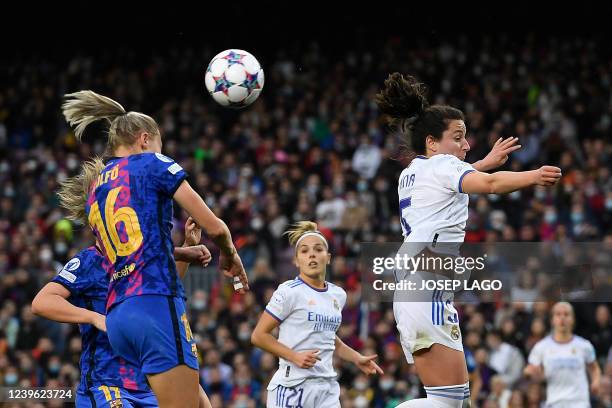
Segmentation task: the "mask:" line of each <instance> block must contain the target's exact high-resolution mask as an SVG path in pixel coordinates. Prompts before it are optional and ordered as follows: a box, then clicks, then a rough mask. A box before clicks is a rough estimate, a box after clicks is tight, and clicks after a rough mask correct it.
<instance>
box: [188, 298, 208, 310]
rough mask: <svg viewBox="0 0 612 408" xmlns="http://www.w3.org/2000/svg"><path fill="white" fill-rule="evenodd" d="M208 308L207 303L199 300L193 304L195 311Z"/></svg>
mask: <svg viewBox="0 0 612 408" xmlns="http://www.w3.org/2000/svg"><path fill="white" fill-rule="evenodd" d="M205 307H206V302H204V301H203V300H201V299H198V300H194V301H193V302H191V308H192V309H194V310H198V311H199V310H204V308H205Z"/></svg>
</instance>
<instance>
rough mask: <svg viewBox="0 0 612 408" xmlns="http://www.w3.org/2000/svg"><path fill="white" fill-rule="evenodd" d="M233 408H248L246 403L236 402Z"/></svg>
mask: <svg viewBox="0 0 612 408" xmlns="http://www.w3.org/2000/svg"><path fill="white" fill-rule="evenodd" d="M234 407H235V408H249V403H248V401H244V400H243V401H237V402H235V403H234Z"/></svg>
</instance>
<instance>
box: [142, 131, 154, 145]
mask: <svg viewBox="0 0 612 408" xmlns="http://www.w3.org/2000/svg"><path fill="white" fill-rule="evenodd" d="M150 143H151V135H150V134H149V133H148V132H142V133H141V134H140V144H141V145H142V146H143V147H149V144H150Z"/></svg>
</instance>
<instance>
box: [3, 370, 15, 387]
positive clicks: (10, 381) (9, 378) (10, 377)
mask: <svg viewBox="0 0 612 408" xmlns="http://www.w3.org/2000/svg"><path fill="white" fill-rule="evenodd" d="M4 383H5V384H6V385H15V384H17V374H15V373H9V374H5V375H4Z"/></svg>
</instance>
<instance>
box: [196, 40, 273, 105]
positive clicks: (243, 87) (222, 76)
mask: <svg viewBox="0 0 612 408" xmlns="http://www.w3.org/2000/svg"><path fill="white" fill-rule="evenodd" d="M204 80H205V83H206V89H207V90H208V92H209V93H210V95H211V96H212V97H213V99H214V100H215V101H216V102H217V103H218V104H219V105H222V106H227V107H229V108H237V109H240V108H244V107H246V106H248V105H250V104H251V103H253V102H254V101H255V99H257V97H258V96H259V94H260V93H261V90H262V89H263V86H264V71H263V69H262V68H261V65H259V62H258V61H257V59H255V57H254V56H253V55H251V54H250V53H248V52H246V51H243V50H234V49H231V50H225V51H223V52H220V53H219V54H217V55H216V56H215V57H214V58H213V59H212V61H210V64H208V68H206V76H205V77H204Z"/></svg>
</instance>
